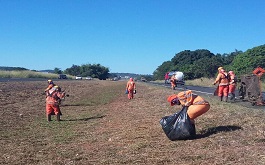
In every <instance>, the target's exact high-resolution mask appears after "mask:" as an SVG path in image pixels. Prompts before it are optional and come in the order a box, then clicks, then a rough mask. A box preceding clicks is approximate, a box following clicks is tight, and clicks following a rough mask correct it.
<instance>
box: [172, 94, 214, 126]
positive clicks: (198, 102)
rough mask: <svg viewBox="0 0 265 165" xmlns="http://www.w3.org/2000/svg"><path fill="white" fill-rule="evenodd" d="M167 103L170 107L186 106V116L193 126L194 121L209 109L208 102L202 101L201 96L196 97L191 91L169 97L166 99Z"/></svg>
mask: <svg viewBox="0 0 265 165" xmlns="http://www.w3.org/2000/svg"><path fill="white" fill-rule="evenodd" d="M167 101H168V102H170V104H171V106H173V105H182V106H187V107H188V110H187V114H188V116H189V117H190V119H191V121H192V122H193V123H194V124H195V121H194V119H196V118H197V117H198V116H201V115H202V114H204V113H206V112H207V111H208V110H209V109H210V104H209V102H208V101H206V100H204V98H202V97H201V96H198V95H197V94H195V93H193V92H192V91H191V90H187V91H183V92H180V93H178V94H173V95H170V96H169V97H168V98H167Z"/></svg>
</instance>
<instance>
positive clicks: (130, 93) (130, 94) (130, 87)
mask: <svg viewBox="0 0 265 165" xmlns="http://www.w3.org/2000/svg"><path fill="white" fill-rule="evenodd" d="M126 90H127V91H128V99H133V94H136V85H135V82H134V81H133V78H130V80H129V81H128V82H127V85H126Z"/></svg>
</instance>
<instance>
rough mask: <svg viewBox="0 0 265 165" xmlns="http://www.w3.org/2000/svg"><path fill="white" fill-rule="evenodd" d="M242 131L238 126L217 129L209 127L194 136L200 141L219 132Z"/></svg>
mask: <svg viewBox="0 0 265 165" xmlns="http://www.w3.org/2000/svg"><path fill="white" fill-rule="evenodd" d="M239 129H242V127H239V126H233V125H227V126H218V127H211V128H208V129H205V130H202V131H200V132H201V133H200V134H196V138H195V139H201V138H205V137H208V136H211V135H213V134H217V133H219V132H231V131H236V130H239Z"/></svg>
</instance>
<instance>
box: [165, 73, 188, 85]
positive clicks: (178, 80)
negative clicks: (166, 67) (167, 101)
mask: <svg viewBox="0 0 265 165" xmlns="http://www.w3.org/2000/svg"><path fill="white" fill-rule="evenodd" d="M173 74H175V79H176V83H177V84H180V85H185V81H184V74H183V72H180V71H171V72H169V73H168V79H167V80H166V83H167V84H170V78H171V76H172V75H173Z"/></svg>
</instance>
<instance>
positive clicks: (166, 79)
mask: <svg viewBox="0 0 265 165" xmlns="http://www.w3.org/2000/svg"><path fill="white" fill-rule="evenodd" d="M168 74H169V72H167V73H166V74H165V84H167V83H168V79H169V75H168Z"/></svg>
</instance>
